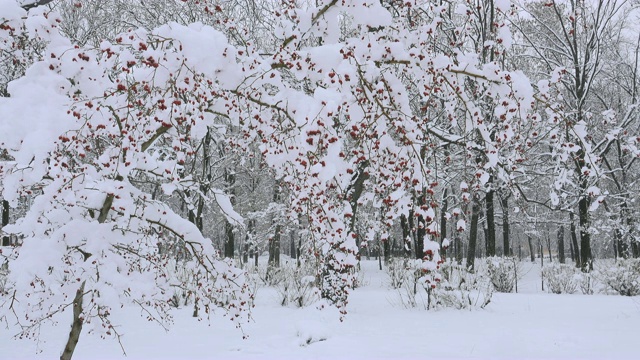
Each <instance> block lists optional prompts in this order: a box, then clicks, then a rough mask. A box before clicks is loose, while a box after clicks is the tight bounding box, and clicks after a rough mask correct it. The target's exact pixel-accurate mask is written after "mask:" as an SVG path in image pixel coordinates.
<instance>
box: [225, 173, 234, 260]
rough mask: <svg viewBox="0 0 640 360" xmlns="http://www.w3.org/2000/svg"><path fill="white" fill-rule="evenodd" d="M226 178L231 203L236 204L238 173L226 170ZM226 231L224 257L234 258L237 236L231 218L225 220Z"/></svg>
mask: <svg viewBox="0 0 640 360" xmlns="http://www.w3.org/2000/svg"><path fill="white" fill-rule="evenodd" d="M224 180H225V185H226V186H227V191H228V192H229V194H230V195H231V205H235V196H234V195H235V189H234V187H235V184H236V175H235V174H234V173H232V172H230V171H229V170H226V169H225V171H224ZM224 230H225V231H224V232H225V235H226V239H225V243H224V257H226V258H229V259H233V258H234V256H235V247H236V244H235V238H234V234H233V224H231V223H230V222H229V220H225V226H224Z"/></svg>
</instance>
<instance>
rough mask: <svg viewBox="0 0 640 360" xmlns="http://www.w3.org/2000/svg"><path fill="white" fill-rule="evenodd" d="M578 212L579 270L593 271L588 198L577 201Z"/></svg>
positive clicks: (584, 197)
mask: <svg viewBox="0 0 640 360" xmlns="http://www.w3.org/2000/svg"><path fill="white" fill-rule="evenodd" d="M585 186H586V185H585ZM578 212H579V221H580V268H581V269H582V271H583V272H589V271H591V270H592V269H593V258H592V255H591V234H589V226H590V221H589V197H588V196H587V195H583V196H582V197H581V198H580V200H579V201H578Z"/></svg>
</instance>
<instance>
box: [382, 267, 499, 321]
mask: <svg viewBox="0 0 640 360" xmlns="http://www.w3.org/2000/svg"><path fill="white" fill-rule="evenodd" d="M401 263H402V264H404V267H401V266H398V265H395V268H396V269H397V270H394V271H395V272H394V274H396V273H398V275H394V276H395V279H396V280H397V282H396V284H397V286H398V287H397V288H396V290H397V297H398V303H399V304H400V305H402V306H403V307H406V308H417V307H419V308H424V309H426V310H430V309H443V308H453V309H473V308H484V307H485V306H487V305H488V304H489V303H490V302H491V297H492V295H493V287H492V285H491V283H490V282H489V281H488V280H487V279H486V277H483V276H481V275H480V274H478V273H472V272H470V271H469V270H468V269H467V268H466V267H464V266H462V265H458V264H456V263H454V262H444V263H441V264H440V266H439V269H438V275H434V277H433V281H427V280H428V279H426V278H425V276H424V275H423V271H422V268H421V267H420V266H419V265H420V262H419V260H418V261H410V260H406V259H405V260H404V261H403V262H401ZM403 270H404V271H403Z"/></svg>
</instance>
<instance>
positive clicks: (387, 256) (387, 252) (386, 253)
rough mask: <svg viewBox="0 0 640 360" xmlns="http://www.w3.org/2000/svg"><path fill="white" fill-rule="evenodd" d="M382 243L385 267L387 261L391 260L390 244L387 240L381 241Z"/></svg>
mask: <svg viewBox="0 0 640 360" xmlns="http://www.w3.org/2000/svg"><path fill="white" fill-rule="evenodd" d="M381 241H382V251H383V255H384V263H385V265H387V264H389V260H390V259H391V244H390V242H389V239H386V240H381Z"/></svg>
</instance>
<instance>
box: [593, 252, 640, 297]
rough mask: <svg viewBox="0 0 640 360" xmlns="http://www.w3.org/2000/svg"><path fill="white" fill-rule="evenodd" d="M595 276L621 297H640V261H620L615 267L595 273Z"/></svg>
mask: <svg viewBox="0 0 640 360" xmlns="http://www.w3.org/2000/svg"><path fill="white" fill-rule="evenodd" d="M594 276H597V277H598V279H599V280H600V281H601V282H602V283H603V284H604V285H605V286H606V287H607V288H609V289H611V290H613V291H615V292H616V293H618V294H620V295H624V296H636V295H640V259H624V260H622V259H621V260H618V261H616V263H615V265H614V266H612V267H602V268H601V269H599V270H598V271H596V272H594Z"/></svg>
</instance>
